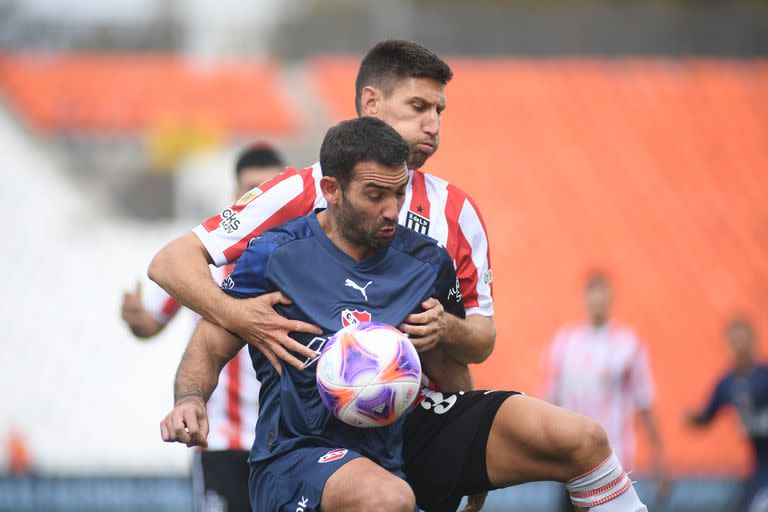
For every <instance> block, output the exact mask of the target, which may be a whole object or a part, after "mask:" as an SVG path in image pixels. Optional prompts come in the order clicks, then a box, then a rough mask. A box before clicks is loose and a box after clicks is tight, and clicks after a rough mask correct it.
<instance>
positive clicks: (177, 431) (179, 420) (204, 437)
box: [160, 396, 208, 448]
mask: <svg viewBox="0 0 768 512" xmlns="http://www.w3.org/2000/svg"><path fill="white" fill-rule="evenodd" d="M160 435H161V437H162V438H163V441H165V442H166V443H184V444H185V445H187V446H202V447H203V448H207V447H208V413H207V412H206V410H205V402H204V401H203V399H202V398H200V397H198V396H190V397H186V398H182V399H180V400H177V401H176V405H175V406H174V408H173V410H172V411H171V412H169V413H168V415H167V416H166V417H165V418H163V421H161V422H160Z"/></svg>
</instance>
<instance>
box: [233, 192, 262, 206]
mask: <svg viewBox="0 0 768 512" xmlns="http://www.w3.org/2000/svg"><path fill="white" fill-rule="evenodd" d="M260 195H261V189H258V188H254V189H253V190H249V191H248V192H246V193H245V194H244V195H243V197H241V198H240V199H238V200H237V202H236V203H235V204H236V205H237V206H243V205H245V204H248V203H250V202H251V201H253V200H254V199H256V198H257V197H259V196H260Z"/></svg>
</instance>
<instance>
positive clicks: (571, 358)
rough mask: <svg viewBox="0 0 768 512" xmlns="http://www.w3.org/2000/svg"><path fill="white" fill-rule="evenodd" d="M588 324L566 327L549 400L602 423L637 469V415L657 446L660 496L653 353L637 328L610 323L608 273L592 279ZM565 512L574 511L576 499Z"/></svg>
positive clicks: (551, 365) (551, 364)
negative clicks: (651, 369)
mask: <svg viewBox="0 0 768 512" xmlns="http://www.w3.org/2000/svg"><path fill="white" fill-rule="evenodd" d="M584 299H585V305H586V309H587V313H588V316H589V318H588V321H587V322H586V323H584V324H582V325H567V326H564V327H562V328H561V329H560V330H559V331H558V332H557V334H556V335H555V337H554V339H553V340H552V344H551V346H550V349H549V358H548V372H547V373H548V382H547V388H548V389H547V393H548V399H549V400H550V401H551V402H552V403H554V404H557V405H559V406H561V407H565V408H566V409H570V410H573V411H576V412H578V413H580V414H583V415H585V416H587V417H590V418H592V419H594V420H596V421H597V422H598V423H600V425H602V427H603V428H604V429H605V431H606V434H607V435H608V439H609V441H610V443H611V447H612V448H613V451H614V453H615V454H616V456H617V457H618V458H619V460H621V461H622V462H623V464H624V466H625V468H627V470H628V471H629V470H631V469H633V468H634V463H635V429H634V423H635V419H636V417H639V418H640V420H641V423H642V425H643V426H644V428H645V430H646V433H647V435H648V439H649V441H650V444H651V450H652V456H653V469H654V473H655V475H654V476H655V477H656V480H657V498H658V499H661V498H662V497H663V496H664V494H665V492H666V487H667V481H666V474H665V469H664V457H663V449H662V444H661V439H660V437H659V433H658V429H657V427H656V422H655V421H654V418H653V414H652V411H651V408H652V405H653V400H654V385H653V377H652V376H651V371H650V366H649V363H648V352H647V350H646V348H645V346H644V345H643V343H642V342H641V341H640V340H639V339H638V338H637V335H636V334H635V332H634V330H633V329H631V328H629V327H626V326H622V325H619V324H617V323H616V322H613V321H611V320H610V319H609V314H610V307H611V286H610V283H609V281H608V278H607V276H606V275H605V274H603V273H599V272H595V273H592V274H591V275H590V276H589V278H588V279H587V283H586V289H585V296H584ZM563 510H572V509H571V505H570V500H568V502H567V505H566V504H565V503H564V504H563Z"/></svg>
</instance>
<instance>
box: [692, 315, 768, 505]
mask: <svg viewBox="0 0 768 512" xmlns="http://www.w3.org/2000/svg"><path fill="white" fill-rule="evenodd" d="M725 337H726V339H727V342H728V346H729V348H730V351H731V358H732V365H733V367H732V368H731V369H730V370H728V372H726V374H725V375H723V376H722V377H721V378H720V380H719V381H718V382H717V385H716V386H715V389H714V391H712V394H711V396H710V398H709V403H708V404H707V406H706V407H705V408H704V409H702V410H701V411H700V412H697V413H694V412H691V411H686V412H685V416H684V417H685V420H686V422H687V423H688V424H690V425H693V426H695V427H704V426H706V425H708V424H709V423H710V422H711V421H712V419H713V418H714V417H715V416H716V415H717V413H718V412H719V411H720V410H721V409H722V408H723V406H726V405H730V406H732V407H735V408H736V410H737V411H738V413H739V416H740V417H741V422H742V424H743V426H744V430H745V431H746V433H747V435H748V436H749V439H750V441H751V443H752V448H753V450H754V457H755V460H754V469H753V471H752V474H751V475H750V476H749V478H748V479H747V481H746V482H745V484H744V491H743V495H742V499H741V503H740V508H739V510H744V511H747V510H748V511H749V512H756V511H768V496H766V495H767V494H768V366H766V365H764V364H759V363H758V362H757V358H756V356H755V345H756V338H757V336H756V334H755V330H754V328H753V327H752V324H751V323H750V322H749V320H747V319H745V318H742V317H736V318H734V319H733V320H731V321H730V322H729V323H728V325H727V326H726V329H725Z"/></svg>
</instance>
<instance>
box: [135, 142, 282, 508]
mask: <svg viewBox="0 0 768 512" xmlns="http://www.w3.org/2000/svg"><path fill="white" fill-rule="evenodd" d="M282 168H283V162H282V159H281V158H280V157H279V155H278V154H277V152H276V151H275V150H274V149H272V148H271V147H270V146H268V145H265V144H258V145H254V146H251V147H249V148H246V150H244V151H243V152H242V153H241V154H240V156H239V158H238V160H237V164H236V166H235V172H236V175H237V190H236V195H235V197H241V196H242V195H243V194H245V193H247V192H248V191H249V190H251V189H253V188H255V187H257V186H259V185H260V184H261V183H263V182H264V181H266V180H268V179H270V178H272V177H273V176H275V175H276V174H278V173H279V172H280V171H281V170H282ZM233 266H234V265H225V266H222V267H211V273H212V277H213V280H214V281H216V283H217V284H219V283H221V282H222V281H223V280H224V279H225V278H226V277H227V276H228V275H229V273H230V272H231V271H232V267H233ZM181 307H182V306H181V304H180V303H179V302H177V301H176V299H174V298H173V297H171V296H170V295H168V294H167V293H166V292H165V291H164V290H163V289H162V288H160V287H159V286H154V285H153V286H152V287H151V288H150V289H149V290H148V291H147V293H146V294H142V290H141V284H140V283H137V285H136V290H135V291H133V292H126V293H124V294H123V304H122V310H121V313H122V318H123V320H124V321H125V323H126V324H127V325H128V327H129V328H130V329H131V332H133V334H134V335H135V336H136V337H138V338H150V337H152V336H154V335H156V334H158V333H159V332H160V331H162V330H163V328H164V327H165V326H166V325H167V324H168V322H170V321H171V320H172V319H173V317H174V316H175V315H176V313H178V311H179V310H180V309H181ZM198 318H199V317H198ZM259 388H260V384H259V381H258V380H257V379H256V372H255V371H254V370H253V366H252V364H251V359H250V357H249V355H248V350H247V348H245V349H243V350H242V351H241V352H240V353H239V354H238V355H237V356H236V357H235V358H234V359H232V361H230V362H229V363H228V364H227V366H226V367H225V368H224V370H222V372H221V375H220V376H219V383H218V386H217V387H216V390H215V391H214V392H213V394H212V395H211V398H210V400H209V401H208V404H207V409H208V418H209V422H210V428H211V432H210V435H209V436H208V447H207V450H205V451H198V452H196V453H195V457H194V463H193V468H192V486H193V492H194V506H195V511H196V512H241V511H242V512H250V510H251V507H250V499H249V497H248V475H249V467H248V464H247V458H248V451H249V450H250V448H251V445H252V444H253V437H254V432H255V428H256V420H257V418H258V411H259V401H258V397H259Z"/></svg>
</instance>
